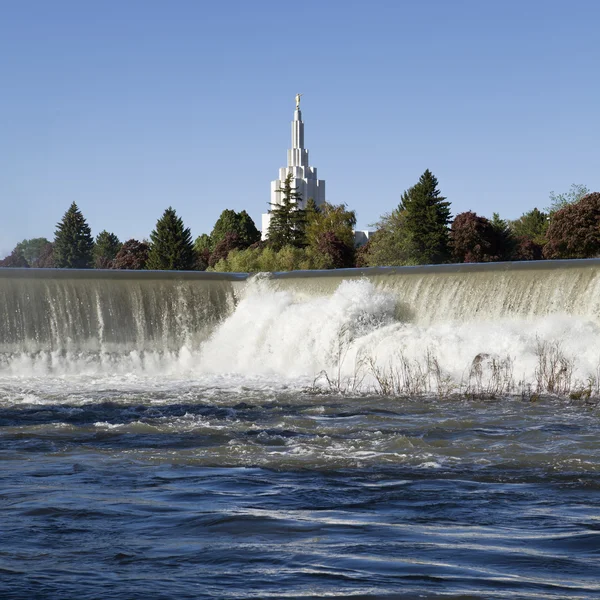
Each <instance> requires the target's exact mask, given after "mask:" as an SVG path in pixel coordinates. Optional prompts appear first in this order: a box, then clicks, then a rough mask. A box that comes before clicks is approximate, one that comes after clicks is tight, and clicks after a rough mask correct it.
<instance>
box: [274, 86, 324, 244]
mask: <svg viewBox="0 0 600 600" xmlns="http://www.w3.org/2000/svg"><path fill="white" fill-rule="evenodd" d="M301 95H302V94H297V95H296V110H295V111H294V120H293V121H292V147H291V148H290V149H289V150H288V153H287V167H282V168H281V169H279V179H276V180H275V181H272V182H271V204H281V192H278V191H277V190H279V189H281V187H282V185H283V183H284V181H285V179H286V177H287V176H288V175H289V174H290V173H291V175H292V189H295V190H296V191H297V192H298V193H299V194H300V197H301V200H300V201H299V202H298V207H299V208H305V207H306V202H307V201H308V200H309V198H312V199H313V200H314V201H315V203H316V204H317V206H318V205H320V204H323V202H325V181H324V180H323V179H317V168H316V167H309V166H308V150H307V149H306V148H305V147H304V123H303V121H302V112H301V111H300V96H301ZM270 220H271V215H270V214H269V213H264V214H263V216H262V238H263V240H264V239H266V237H267V231H268V229H269V222H270Z"/></svg>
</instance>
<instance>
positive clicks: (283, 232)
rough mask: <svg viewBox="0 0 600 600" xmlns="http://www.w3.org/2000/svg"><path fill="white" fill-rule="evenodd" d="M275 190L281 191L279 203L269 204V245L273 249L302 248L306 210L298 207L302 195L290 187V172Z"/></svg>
mask: <svg viewBox="0 0 600 600" xmlns="http://www.w3.org/2000/svg"><path fill="white" fill-rule="evenodd" d="M277 191H278V192H281V204H271V210H270V211H269V213H270V214H271V221H270V223H269V231H268V233H267V239H268V241H269V245H271V246H272V247H273V248H275V249H280V248H283V247H284V246H296V247H297V248H302V247H303V246H304V245H305V226H306V211H305V210H303V209H301V208H298V206H299V203H300V201H301V200H302V196H301V195H300V194H299V193H298V192H297V191H296V189H295V188H293V187H292V175H291V173H290V174H289V175H288V176H287V177H286V178H285V181H284V182H283V187H281V188H279V189H278V190H277Z"/></svg>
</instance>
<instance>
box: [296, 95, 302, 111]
mask: <svg viewBox="0 0 600 600" xmlns="http://www.w3.org/2000/svg"><path fill="white" fill-rule="evenodd" d="M301 96H304V94H296V110H300V97H301Z"/></svg>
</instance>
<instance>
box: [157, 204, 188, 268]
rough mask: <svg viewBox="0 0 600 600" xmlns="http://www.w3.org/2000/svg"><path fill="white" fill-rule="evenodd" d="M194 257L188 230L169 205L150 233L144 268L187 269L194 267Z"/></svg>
mask: <svg viewBox="0 0 600 600" xmlns="http://www.w3.org/2000/svg"><path fill="white" fill-rule="evenodd" d="M195 259H196V256H195V253H194V246H193V244H192V235H191V233H190V230H189V229H188V228H185V227H184V226H183V221H182V220H181V218H180V217H178V216H177V213H176V212H175V210H174V209H173V208H171V207H170V206H169V208H167V210H165V212H164V214H163V216H162V217H161V218H160V219H159V220H158V221H157V222H156V228H155V229H154V231H153V232H152V233H151V234H150V252H149V253H148V263H147V264H146V268H147V269H152V270H157V271H189V270H192V269H193V268H194V262H195Z"/></svg>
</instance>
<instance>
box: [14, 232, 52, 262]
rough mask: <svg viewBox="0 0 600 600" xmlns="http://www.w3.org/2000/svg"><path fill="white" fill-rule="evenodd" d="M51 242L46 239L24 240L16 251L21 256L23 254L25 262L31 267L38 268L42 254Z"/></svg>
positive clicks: (16, 247)
mask: <svg viewBox="0 0 600 600" xmlns="http://www.w3.org/2000/svg"><path fill="white" fill-rule="evenodd" d="M49 243H50V242H49V241H48V240H47V239H46V238H45V237H39V238H31V239H29V240H23V241H22V242H19V243H18V244H17V245H16V246H15V249H14V251H16V252H17V253H19V254H22V255H23V257H24V258H25V260H26V261H27V262H28V263H29V266H31V267H37V266H38V264H37V262H38V259H39V257H40V255H41V254H42V252H43V250H44V248H45V247H46V245H47V244H49Z"/></svg>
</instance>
